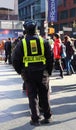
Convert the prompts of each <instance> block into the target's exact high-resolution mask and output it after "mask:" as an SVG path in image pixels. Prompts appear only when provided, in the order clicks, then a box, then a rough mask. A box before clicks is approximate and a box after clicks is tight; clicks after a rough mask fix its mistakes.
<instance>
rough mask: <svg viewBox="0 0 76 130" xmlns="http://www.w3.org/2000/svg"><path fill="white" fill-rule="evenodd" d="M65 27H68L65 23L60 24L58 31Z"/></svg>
mask: <svg viewBox="0 0 76 130" xmlns="http://www.w3.org/2000/svg"><path fill="white" fill-rule="evenodd" d="M67 26H68V24H67V23H62V24H60V30H63V27H67Z"/></svg>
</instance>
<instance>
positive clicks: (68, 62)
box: [65, 57, 74, 74]
mask: <svg viewBox="0 0 76 130" xmlns="http://www.w3.org/2000/svg"><path fill="white" fill-rule="evenodd" d="M65 62H66V70H67V74H71V73H74V69H73V66H72V64H71V59H69V58H68V57H66V58H65Z"/></svg>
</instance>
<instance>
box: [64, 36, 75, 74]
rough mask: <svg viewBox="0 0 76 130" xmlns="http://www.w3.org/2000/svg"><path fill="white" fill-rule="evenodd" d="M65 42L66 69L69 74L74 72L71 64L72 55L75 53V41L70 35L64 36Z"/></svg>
mask: <svg viewBox="0 0 76 130" xmlns="http://www.w3.org/2000/svg"><path fill="white" fill-rule="evenodd" d="M64 44H65V46H66V70H67V75H71V74H73V73H75V72H74V69H73V66H72V64H71V61H72V56H73V55H74V47H73V43H72V41H71V39H70V37H69V36H68V35H65V36H64Z"/></svg>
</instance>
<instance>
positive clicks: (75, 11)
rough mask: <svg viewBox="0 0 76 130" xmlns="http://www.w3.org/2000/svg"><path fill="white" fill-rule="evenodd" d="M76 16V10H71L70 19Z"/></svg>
mask: <svg viewBox="0 0 76 130" xmlns="http://www.w3.org/2000/svg"><path fill="white" fill-rule="evenodd" d="M75 16H76V8H72V9H70V17H71V18H72V17H75Z"/></svg>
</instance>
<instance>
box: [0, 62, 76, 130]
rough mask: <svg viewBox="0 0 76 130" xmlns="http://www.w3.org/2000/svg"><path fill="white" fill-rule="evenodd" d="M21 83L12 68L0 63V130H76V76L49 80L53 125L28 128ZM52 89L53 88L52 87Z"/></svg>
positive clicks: (56, 76)
mask: <svg viewBox="0 0 76 130" xmlns="http://www.w3.org/2000/svg"><path fill="white" fill-rule="evenodd" d="M22 83H23V81H22V79H21V76H20V75H18V74H17V73H16V72H15V71H14V69H13V67H12V66H11V65H7V64H6V65H5V64H4V63H0V130H44V129H47V130H76V74H74V75H72V76H64V78H63V79H61V78H59V77H58V73H56V72H54V73H53V76H52V77H50V83H49V85H50V90H51V89H52V92H50V99H51V100H50V104H51V109H52V112H53V121H52V122H51V123H50V124H47V125H42V126H39V127H34V126H31V125H30V123H29V121H30V110H29V105H28V98H27V96H26V95H25V94H24V93H23V92H22ZM51 86H52V87H51Z"/></svg>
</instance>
